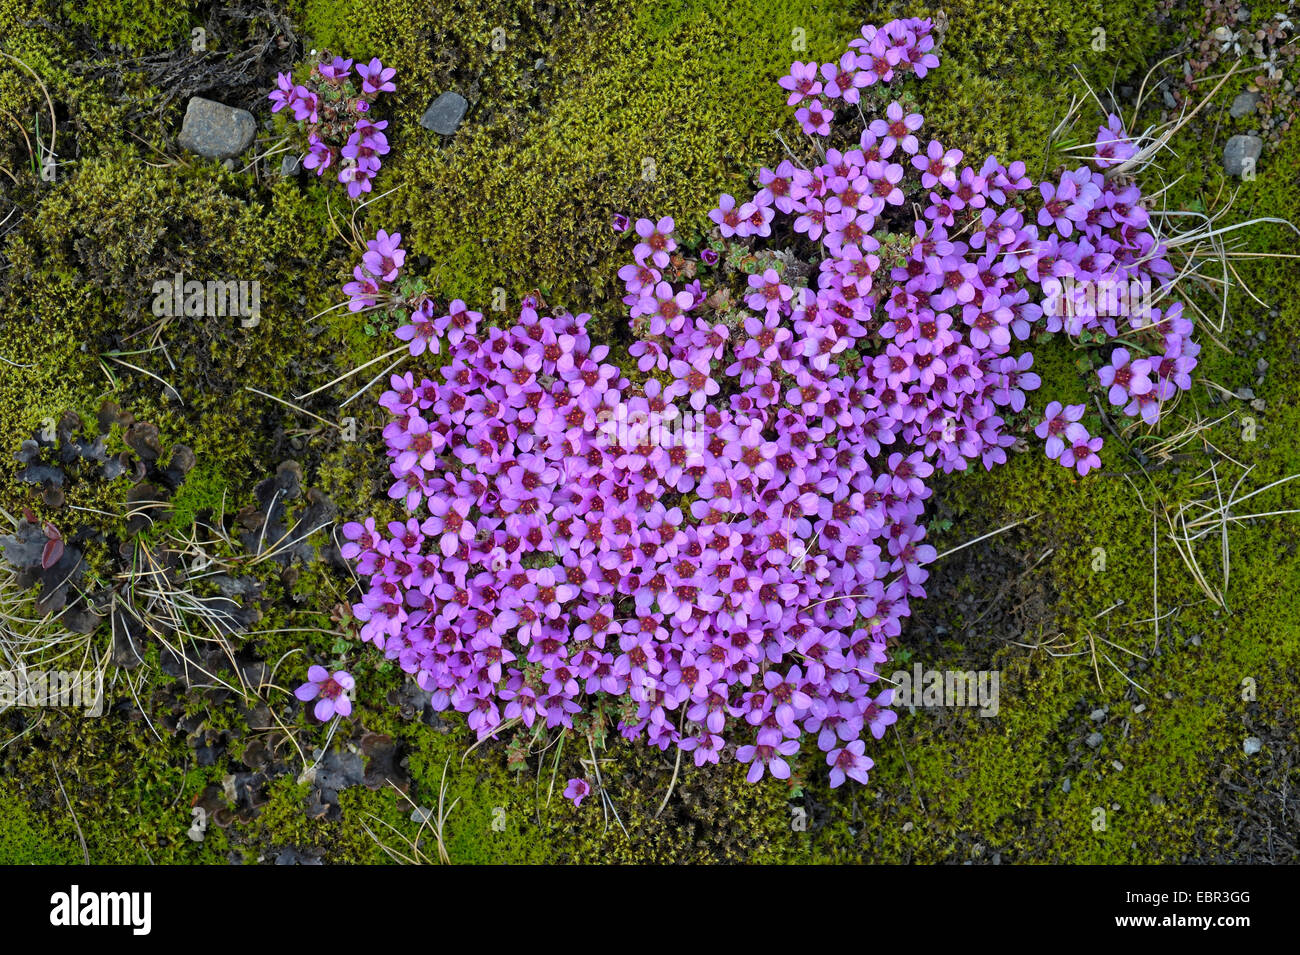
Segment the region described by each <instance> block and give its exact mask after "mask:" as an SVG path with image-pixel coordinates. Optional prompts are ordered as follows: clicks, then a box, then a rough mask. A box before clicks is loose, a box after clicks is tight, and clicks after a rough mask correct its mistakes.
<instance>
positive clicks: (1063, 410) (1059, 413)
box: [1034, 401, 1088, 460]
mask: <svg viewBox="0 0 1300 955" xmlns="http://www.w3.org/2000/svg"><path fill="white" fill-rule="evenodd" d="M1086 410H1087V408H1086V406H1085V405H1066V406H1062V405H1061V403H1060V402H1059V401H1052V402H1049V403H1048V405H1047V409H1046V411H1044V413H1043V420H1042V421H1041V422H1040V423H1039V424H1037V425H1036V426H1035V427H1034V434H1036V435H1038V437H1040V438H1044V439H1046V441H1047V456H1048V457H1049V458H1052V459H1053V460H1055V459H1057V458H1059V457H1060V456H1061V452H1062V451H1063V450H1065V446H1066V444H1067V443H1070V444H1073V443H1074V442H1076V441H1078V440H1080V439H1081V438H1082V439H1086V438H1087V436H1088V432H1087V431H1086V430H1084V427H1083V425H1081V424H1079V423H1078V422H1079V421H1080V420H1081V419H1082V418H1083V413H1084V411H1086Z"/></svg>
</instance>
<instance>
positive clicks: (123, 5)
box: [63, 0, 191, 52]
mask: <svg viewBox="0 0 1300 955" xmlns="http://www.w3.org/2000/svg"><path fill="white" fill-rule="evenodd" d="M63 14H64V15H65V16H66V17H67V18H68V20H69V22H71V23H73V24H75V25H76V26H78V27H83V28H85V29H86V30H88V31H89V32H90V33H91V34H92V35H93V36H94V37H95V38H96V39H98V40H100V41H101V42H108V43H115V44H117V45H119V46H122V47H125V48H126V49H128V50H133V51H138V52H145V51H154V50H159V49H168V48H171V47H175V46H178V45H181V44H182V43H183V44H184V45H186V46H188V45H189V42H190V27H189V24H190V18H191V13H190V11H189V10H188V9H187V8H186V5H185V4H179V3H175V2H173V0H77V2H75V3H74V2H65V3H64V4H63Z"/></svg>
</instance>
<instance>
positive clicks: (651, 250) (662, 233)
mask: <svg viewBox="0 0 1300 955" xmlns="http://www.w3.org/2000/svg"><path fill="white" fill-rule="evenodd" d="M673 227H674V223H673V220H672V218H671V217H670V216H664V217H663V218H662V219H660V220H659V221H658V222H651V221H650V220H649V219H637V220H636V234H637V235H638V236H640V238H641V241H640V242H638V243H637V245H636V248H635V249H633V250H632V254H633V255H634V256H635V257H636V260H637V261H638V262H644V261H645V260H646V259H649V260H650V261H651V262H653V263H654V264H655V265H657V266H658V267H659V268H661V269H662V268H666V267H667V265H668V260H669V253H670V252H672V251H673V250H674V249H676V248H677V242H676V240H675V239H673V237H672V233H673Z"/></svg>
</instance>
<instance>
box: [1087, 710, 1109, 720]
mask: <svg viewBox="0 0 1300 955" xmlns="http://www.w3.org/2000/svg"><path fill="white" fill-rule="evenodd" d="M1105 718H1106V711H1105V710H1104V709H1101V708H1098V709H1095V710H1093V711H1092V712H1091V713H1089V714H1088V719H1090V720H1092V721H1093V722H1094V723H1100V722H1101V721H1102V720H1104V719H1105Z"/></svg>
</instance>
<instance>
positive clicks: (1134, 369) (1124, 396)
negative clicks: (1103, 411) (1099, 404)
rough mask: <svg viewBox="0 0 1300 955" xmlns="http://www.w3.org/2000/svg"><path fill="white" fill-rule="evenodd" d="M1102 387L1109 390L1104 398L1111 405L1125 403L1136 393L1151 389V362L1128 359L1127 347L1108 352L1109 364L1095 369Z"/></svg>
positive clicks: (1141, 393)
mask: <svg viewBox="0 0 1300 955" xmlns="http://www.w3.org/2000/svg"><path fill="white" fill-rule="evenodd" d="M1097 377H1098V379H1100V381H1101V384H1102V386H1103V387H1108V388H1109V389H1110V390H1109V391H1108V392H1107V393H1106V398H1107V400H1108V401H1110V403H1111V404H1113V405H1125V404H1128V402H1129V401H1130V400H1131V399H1132V398H1133V397H1135V396H1137V395H1145V394H1147V393H1148V392H1149V391H1151V388H1152V385H1151V363H1150V362H1149V361H1147V360H1146V359H1145V358H1138V359H1135V360H1134V359H1130V357H1129V353H1128V349H1127V348H1116V349H1115V350H1114V351H1112V352H1111V353H1110V364H1108V365H1102V366H1101V368H1099V369H1097Z"/></svg>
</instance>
